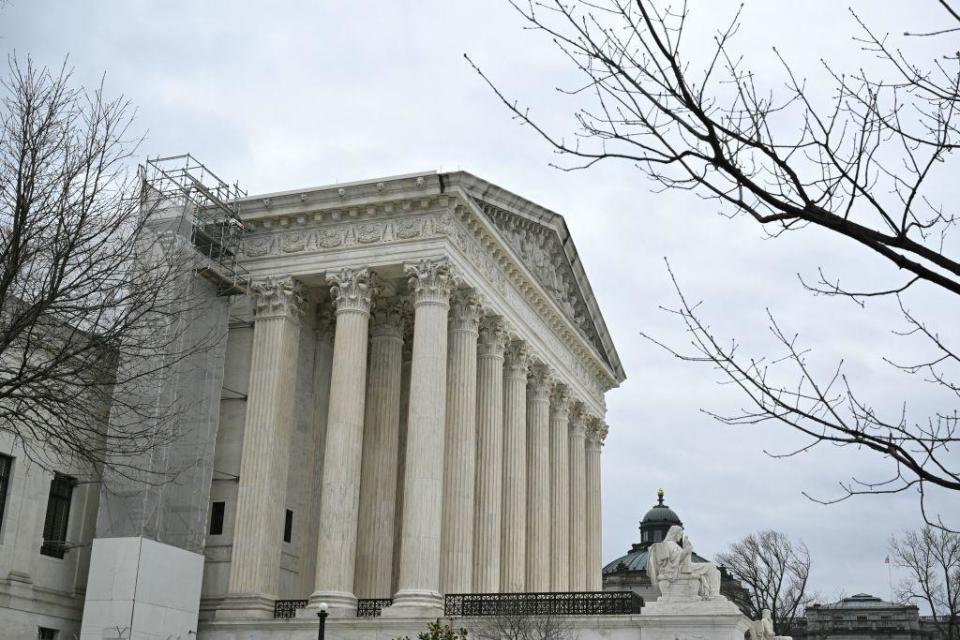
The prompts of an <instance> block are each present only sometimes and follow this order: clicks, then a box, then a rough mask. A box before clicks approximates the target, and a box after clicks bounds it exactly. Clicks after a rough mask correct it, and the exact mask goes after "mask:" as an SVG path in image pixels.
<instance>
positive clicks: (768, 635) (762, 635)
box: [750, 609, 774, 640]
mask: <svg viewBox="0 0 960 640" xmlns="http://www.w3.org/2000/svg"><path fill="white" fill-rule="evenodd" d="M773 637H774V636H773V620H772V619H771V618H770V609H764V610H763V613H762V614H761V616H760V619H759V620H751V621H750V640H773Z"/></svg>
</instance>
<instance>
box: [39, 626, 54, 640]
mask: <svg viewBox="0 0 960 640" xmlns="http://www.w3.org/2000/svg"><path fill="white" fill-rule="evenodd" d="M57 633H58V631H57V630H56V629H48V628H47V627H37V638H38V640H57Z"/></svg>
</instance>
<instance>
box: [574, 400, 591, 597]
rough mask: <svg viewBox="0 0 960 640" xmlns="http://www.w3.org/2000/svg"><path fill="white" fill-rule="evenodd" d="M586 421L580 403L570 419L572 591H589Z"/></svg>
mask: <svg viewBox="0 0 960 640" xmlns="http://www.w3.org/2000/svg"><path fill="white" fill-rule="evenodd" d="M585 420H586V416H584V414H583V405H581V404H579V403H578V404H577V406H576V407H575V408H574V410H573V415H572V416H571V418H570V591H584V590H585V589H586V588H587V549H586V544H587V529H586V524H587V521H586V515H587V514H586V502H587V485H586V460H585V454H586V450H585V449H584V427H585Z"/></svg>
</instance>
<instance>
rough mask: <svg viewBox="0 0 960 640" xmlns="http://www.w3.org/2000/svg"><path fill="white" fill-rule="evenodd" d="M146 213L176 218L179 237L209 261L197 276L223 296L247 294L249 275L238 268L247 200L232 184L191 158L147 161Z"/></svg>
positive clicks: (144, 176)
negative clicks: (243, 208) (243, 204)
mask: <svg viewBox="0 0 960 640" xmlns="http://www.w3.org/2000/svg"><path fill="white" fill-rule="evenodd" d="M140 176H141V180H142V185H143V190H142V196H141V203H142V205H143V206H144V209H145V210H152V211H153V210H155V211H159V212H164V213H167V212H171V211H172V212H175V213H176V214H177V216H176V218H175V219H174V220H175V223H174V224H175V229H174V230H175V231H176V232H178V233H180V234H182V235H184V236H187V237H189V238H190V242H191V243H192V244H193V246H194V247H195V248H196V250H197V252H198V253H199V254H200V255H201V256H203V260H202V264H201V265H200V266H199V267H198V268H197V274H198V275H200V276H201V277H203V278H204V279H206V280H208V281H210V282H211V283H213V284H214V285H215V286H216V287H217V292H218V295H221V296H232V295H237V294H241V293H245V291H246V285H247V277H246V270H245V269H244V268H243V267H242V266H241V265H240V264H238V262H237V254H238V252H239V250H240V246H241V242H242V241H243V233H244V226H243V220H241V219H240V199H241V198H243V197H245V196H246V195H247V193H246V191H244V190H242V189H241V188H240V187H239V185H238V184H236V183H234V184H232V185H231V184H228V183H226V182H224V181H223V180H221V179H220V178H219V177H218V176H217V175H216V174H215V173H213V172H212V171H210V169H208V168H207V167H206V166H205V165H204V164H203V163H202V162H200V161H198V160H197V159H196V158H194V157H193V156H192V155H190V154H189V153H187V154H183V155H178V156H169V157H166V158H160V157H157V158H152V159H151V158H147V160H146V164H144V165H141V166H140Z"/></svg>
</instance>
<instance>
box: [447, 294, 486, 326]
mask: <svg viewBox="0 0 960 640" xmlns="http://www.w3.org/2000/svg"><path fill="white" fill-rule="evenodd" d="M448 321H449V326H450V329H451V330H453V331H462V332H465V333H474V334H475V333H477V332H478V331H479V328H480V296H478V295H477V292H476V291H475V290H473V289H467V288H460V289H457V290H455V291H454V292H453V293H452V294H451V296H450V316H449V318H448Z"/></svg>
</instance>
